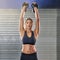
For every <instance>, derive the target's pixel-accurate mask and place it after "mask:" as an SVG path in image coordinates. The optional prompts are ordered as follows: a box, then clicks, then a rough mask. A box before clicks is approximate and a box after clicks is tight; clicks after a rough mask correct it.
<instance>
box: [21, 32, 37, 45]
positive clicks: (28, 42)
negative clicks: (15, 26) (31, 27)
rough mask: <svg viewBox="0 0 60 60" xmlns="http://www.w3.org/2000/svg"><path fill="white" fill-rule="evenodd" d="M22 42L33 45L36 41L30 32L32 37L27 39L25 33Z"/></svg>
mask: <svg viewBox="0 0 60 60" xmlns="http://www.w3.org/2000/svg"><path fill="white" fill-rule="evenodd" d="M22 41H23V44H31V45H35V42H36V39H35V37H34V33H33V31H32V36H31V37H28V36H27V32H26V31H25V33H24V36H23V39H22Z"/></svg>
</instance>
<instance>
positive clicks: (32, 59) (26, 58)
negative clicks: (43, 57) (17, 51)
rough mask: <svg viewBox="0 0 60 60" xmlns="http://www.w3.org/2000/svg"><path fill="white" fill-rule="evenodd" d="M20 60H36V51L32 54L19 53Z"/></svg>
mask: <svg viewBox="0 0 60 60" xmlns="http://www.w3.org/2000/svg"><path fill="white" fill-rule="evenodd" d="M20 60H38V59H37V53H32V54H25V53H21V58H20Z"/></svg>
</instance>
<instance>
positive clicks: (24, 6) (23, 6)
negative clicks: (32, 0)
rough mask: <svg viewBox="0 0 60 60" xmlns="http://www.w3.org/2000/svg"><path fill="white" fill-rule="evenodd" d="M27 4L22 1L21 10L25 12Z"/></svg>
mask: <svg viewBox="0 0 60 60" xmlns="http://www.w3.org/2000/svg"><path fill="white" fill-rule="evenodd" d="M28 6H29V4H28V3H26V2H24V3H23V5H22V9H23V11H25V12H26V10H27V8H28Z"/></svg>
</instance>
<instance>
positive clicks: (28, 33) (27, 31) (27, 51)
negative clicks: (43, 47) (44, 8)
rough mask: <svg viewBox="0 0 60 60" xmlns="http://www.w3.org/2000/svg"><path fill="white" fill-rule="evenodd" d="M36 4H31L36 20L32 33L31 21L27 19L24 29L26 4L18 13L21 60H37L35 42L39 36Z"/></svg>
mask: <svg viewBox="0 0 60 60" xmlns="http://www.w3.org/2000/svg"><path fill="white" fill-rule="evenodd" d="M35 5H37V4H36V3H33V4H32V7H33V10H34V13H35V18H36V26H35V29H34V31H32V25H33V20H32V19H31V18H27V20H26V22H25V28H24V15H25V12H26V10H27V3H25V5H23V7H22V9H21V13H20V37H21V40H22V42H23V45H22V50H21V51H22V52H21V60H38V59H37V50H36V47H35V42H36V39H37V37H38V34H39V23H40V21H39V14H38V13H39V12H38V8H37V6H35Z"/></svg>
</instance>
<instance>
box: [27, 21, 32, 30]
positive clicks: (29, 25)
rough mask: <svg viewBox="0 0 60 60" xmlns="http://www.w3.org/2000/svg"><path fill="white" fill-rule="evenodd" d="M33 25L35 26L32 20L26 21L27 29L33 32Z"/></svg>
mask: <svg viewBox="0 0 60 60" xmlns="http://www.w3.org/2000/svg"><path fill="white" fill-rule="evenodd" d="M32 24H33V22H32V21H31V20H27V21H26V29H30V30H31V28H32Z"/></svg>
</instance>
